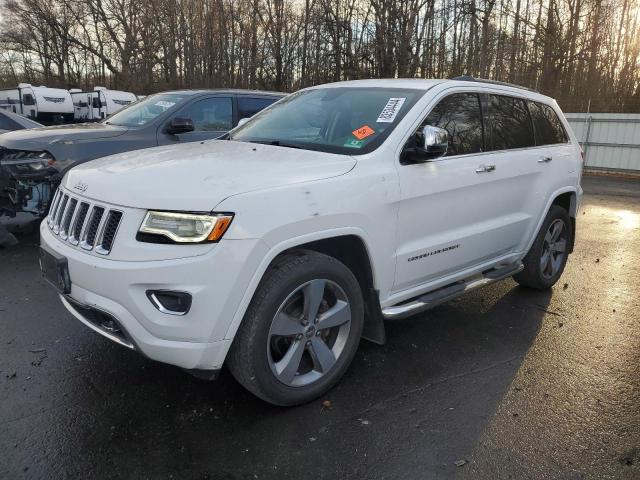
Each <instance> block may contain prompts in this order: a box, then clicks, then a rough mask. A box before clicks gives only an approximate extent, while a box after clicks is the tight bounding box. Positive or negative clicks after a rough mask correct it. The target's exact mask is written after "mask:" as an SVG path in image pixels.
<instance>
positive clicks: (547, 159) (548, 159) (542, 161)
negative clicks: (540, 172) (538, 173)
mask: <svg viewBox="0 0 640 480" xmlns="http://www.w3.org/2000/svg"><path fill="white" fill-rule="evenodd" d="M551 160H553V157H540V158H539V159H538V163H549V162H550V161H551Z"/></svg>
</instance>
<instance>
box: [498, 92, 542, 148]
mask: <svg viewBox="0 0 640 480" xmlns="http://www.w3.org/2000/svg"><path fill="white" fill-rule="evenodd" d="M488 110H489V112H488V117H489V119H490V123H491V138H492V147H493V148H492V150H508V149H511V148H525V147H532V146H534V145H535V140H534V137H533V125H532V124H531V118H530V117H529V111H528V110H527V105H526V104H525V102H524V100H521V99H519V98H515V97H507V96H504V95H489V106H488Z"/></svg>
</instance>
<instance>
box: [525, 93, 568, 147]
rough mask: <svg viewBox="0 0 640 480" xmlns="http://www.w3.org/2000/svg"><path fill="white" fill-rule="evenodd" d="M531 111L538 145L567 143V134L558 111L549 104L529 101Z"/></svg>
mask: <svg viewBox="0 0 640 480" xmlns="http://www.w3.org/2000/svg"><path fill="white" fill-rule="evenodd" d="M529 111H530V112H531V118H532V120H533V126H534V129H535V135H536V145H553V144H555V143H566V142H567V141H568V140H567V134H566V132H565V130H564V127H563V126H562V122H561V121H560V119H559V118H558V115H557V114H556V112H555V111H554V110H553V108H551V107H550V106H549V105H544V104H542V103H538V102H529Z"/></svg>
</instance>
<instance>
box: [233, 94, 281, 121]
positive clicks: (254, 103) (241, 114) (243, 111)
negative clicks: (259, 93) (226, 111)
mask: <svg viewBox="0 0 640 480" xmlns="http://www.w3.org/2000/svg"><path fill="white" fill-rule="evenodd" d="M276 100H278V99H277V98H254V97H238V118H239V119H243V118H250V117H253V116H254V115H255V114H256V113H258V112H259V111H260V110H263V109H265V108H267V107H268V106H269V105H271V104H272V103H273V102H275V101H276Z"/></svg>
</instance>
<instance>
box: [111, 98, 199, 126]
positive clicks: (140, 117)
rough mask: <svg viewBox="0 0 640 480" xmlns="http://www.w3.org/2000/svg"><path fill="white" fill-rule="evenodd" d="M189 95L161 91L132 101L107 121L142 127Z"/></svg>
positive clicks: (175, 107) (173, 108) (170, 109)
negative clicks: (134, 101)
mask: <svg viewBox="0 0 640 480" xmlns="http://www.w3.org/2000/svg"><path fill="white" fill-rule="evenodd" d="M186 97H187V95H182V94H179V93H159V94H156V95H151V96H149V97H147V98H145V99H144V100H141V101H139V102H136V103H132V104H130V105H129V106H127V107H125V108H123V109H122V110H120V111H119V112H117V113H115V114H114V115H112V116H111V117H109V120H107V121H106V122H105V123H107V124H109V125H119V126H122V127H141V126H144V125H147V124H148V123H149V122H152V121H153V120H155V119H156V118H158V117H159V116H160V115H163V114H164V113H166V112H169V111H173V110H176V109H177V108H178V107H179V106H180V104H181V103H182V101H183V100H184V99H185V98H186Z"/></svg>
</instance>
